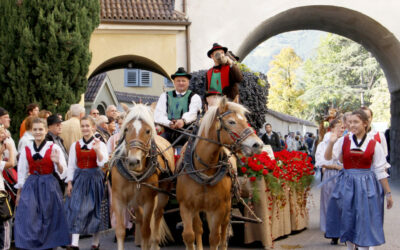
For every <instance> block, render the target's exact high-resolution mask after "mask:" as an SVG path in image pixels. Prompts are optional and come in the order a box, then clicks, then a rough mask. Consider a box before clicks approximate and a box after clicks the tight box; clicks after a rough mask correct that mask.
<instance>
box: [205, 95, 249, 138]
mask: <svg viewBox="0 0 400 250" xmlns="http://www.w3.org/2000/svg"><path fill="white" fill-rule="evenodd" d="M221 101H222V99H220V100H219V101H218V103H217V104H216V105H215V106H212V107H209V108H208V111H207V112H206V113H205V114H204V116H203V118H202V120H201V123H200V127H199V132H198V134H197V135H199V136H201V134H202V133H203V131H204V136H206V137H207V136H208V131H210V128H211V125H212V123H213V121H214V119H215V117H216V116H217V110H218V108H219V104H220V102H221ZM226 104H227V105H228V110H231V111H233V112H235V113H237V114H240V115H242V116H245V114H246V113H248V112H249V111H248V110H247V109H246V108H245V107H244V106H243V105H240V104H238V103H235V102H227V103H226Z"/></svg>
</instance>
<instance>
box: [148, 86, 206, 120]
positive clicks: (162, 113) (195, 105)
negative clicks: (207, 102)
mask: <svg viewBox="0 0 400 250" xmlns="http://www.w3.org/2000/svg"><path fill="white" fill-rule="evenodd" d="M175 93H176V94H181V95H184V94H185V93H186V91H185V92H184V93H178V92H177V91H175ZM201 105H202V102H201V98H200V96H199V95H198V94H194V95H193V96H192V98H191V99H190V105H189V111H188V112H186V113H184V114H183V115H182V117H181V118H182V119H184V120H185V121H186V123H191V122H193V121H195V120H196V118H197V112H198V111H199V110H200V109H201ZM154 122H155V123H158V124H161V125H163V126H166V127H169V124H170V123H171V121H170V120H169V119H168V113H167V94H166V93H165V92H164V93H162V94H161V95H160V98H159V99H158V102H157V106H156V109H155V110H154Z"/></svg>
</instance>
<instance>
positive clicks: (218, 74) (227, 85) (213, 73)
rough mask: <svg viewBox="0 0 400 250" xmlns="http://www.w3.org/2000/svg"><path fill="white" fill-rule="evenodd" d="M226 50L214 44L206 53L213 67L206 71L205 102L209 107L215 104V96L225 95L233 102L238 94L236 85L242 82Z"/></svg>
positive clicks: (236, 67)
mask: <svg viewBox="0 0 400 250" xmlns="http://www.w3.org/2000/svg"><path fill="white" fill-rule="evenodd" d="M227 51H228V48H226V47H223V46H221V45H219V44H218V43H214V44H213V47H212V48H211V49H210V50H209V51H208V52H207V56H208V57H209V58H212V59H213V61H214V66H213V67H212V68H211V69H209V70H208V71H207V76H206V86H205V87H206V100H207V103H208V104H209V105H212V104H213V103H214V102H215V96H218V95H226V96H227V97H228V98H229V99H231V100H233V99H235V97H236V96H237V95H238V94H239V87H238V85H237V84H238V83H240V82H241V81H242V80H243V75H242V72H241V71H240V69H239V67H238V66H237V65H236V64H235V63H234V60H237V59H238V58H237V59H236V57H232V58H234V60H232V59H231V58H230V57H229V56H227V55H226V54H227Z"/></svg>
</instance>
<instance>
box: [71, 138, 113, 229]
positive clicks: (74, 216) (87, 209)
mask: <svg viewBox="0 0 400 250" xmlns="http://www.w3.org/2000/svg"><path fill="white" fill-rule="evenodd" d="M75 150H76V158H77V166H78V168H77V169H76V170H75V172H74V178H73V181H72V187H73V188H72V193H71V197H67V199H66V202H65V208H66V213H67V221H68V223H69V232H70V233H71V234H94V233H97V232H100V231H101V230H104V228H103V227H102V215H101V203H102V200H103V198H104V196H105V194H104V180H103V179H104V174H103V172H102V171H101V169H100V168H99V167H98V166H97V163H96V157H97V156H96V152H95V151H94V149H91V150H83V149H81V147H80V144H79V142H77V143H76V148H75Z"/></svg>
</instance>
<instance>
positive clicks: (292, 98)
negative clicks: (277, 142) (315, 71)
mask: <svg viewBox="0 0 400 250" xmlns="http://www.w3.org/2000/svg"><path fill="white" fill-rule="evenodd" d="M301 64H302V60H301V58H300V57H299V56H298V55H297V54H296V52H295V51H294V50H293V49H292V48H283V49H282V50H281V51H280V52H279V54H278V55H276V56H274V60H272V61H271V63H270V67H271V68H270V70H269V71H268V73H267V76H268V81H269V83H270V84H271V88H270V93H269V97H268V99H269V100H268V108H271V109H273V110H276V111H278V112H282V113H285V114H289V115H293V116H297V117H301V116H303V111H304V109H305V107H306V105H305V102H304V101H303V100H301V99H300V98H298V97H299V96H301V95H302V94H303V93H304V89H303V86H302V85H301V84H300V83H299V81H298V77H297V71H298V69H299V68H300V66H301Z"/></svg>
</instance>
